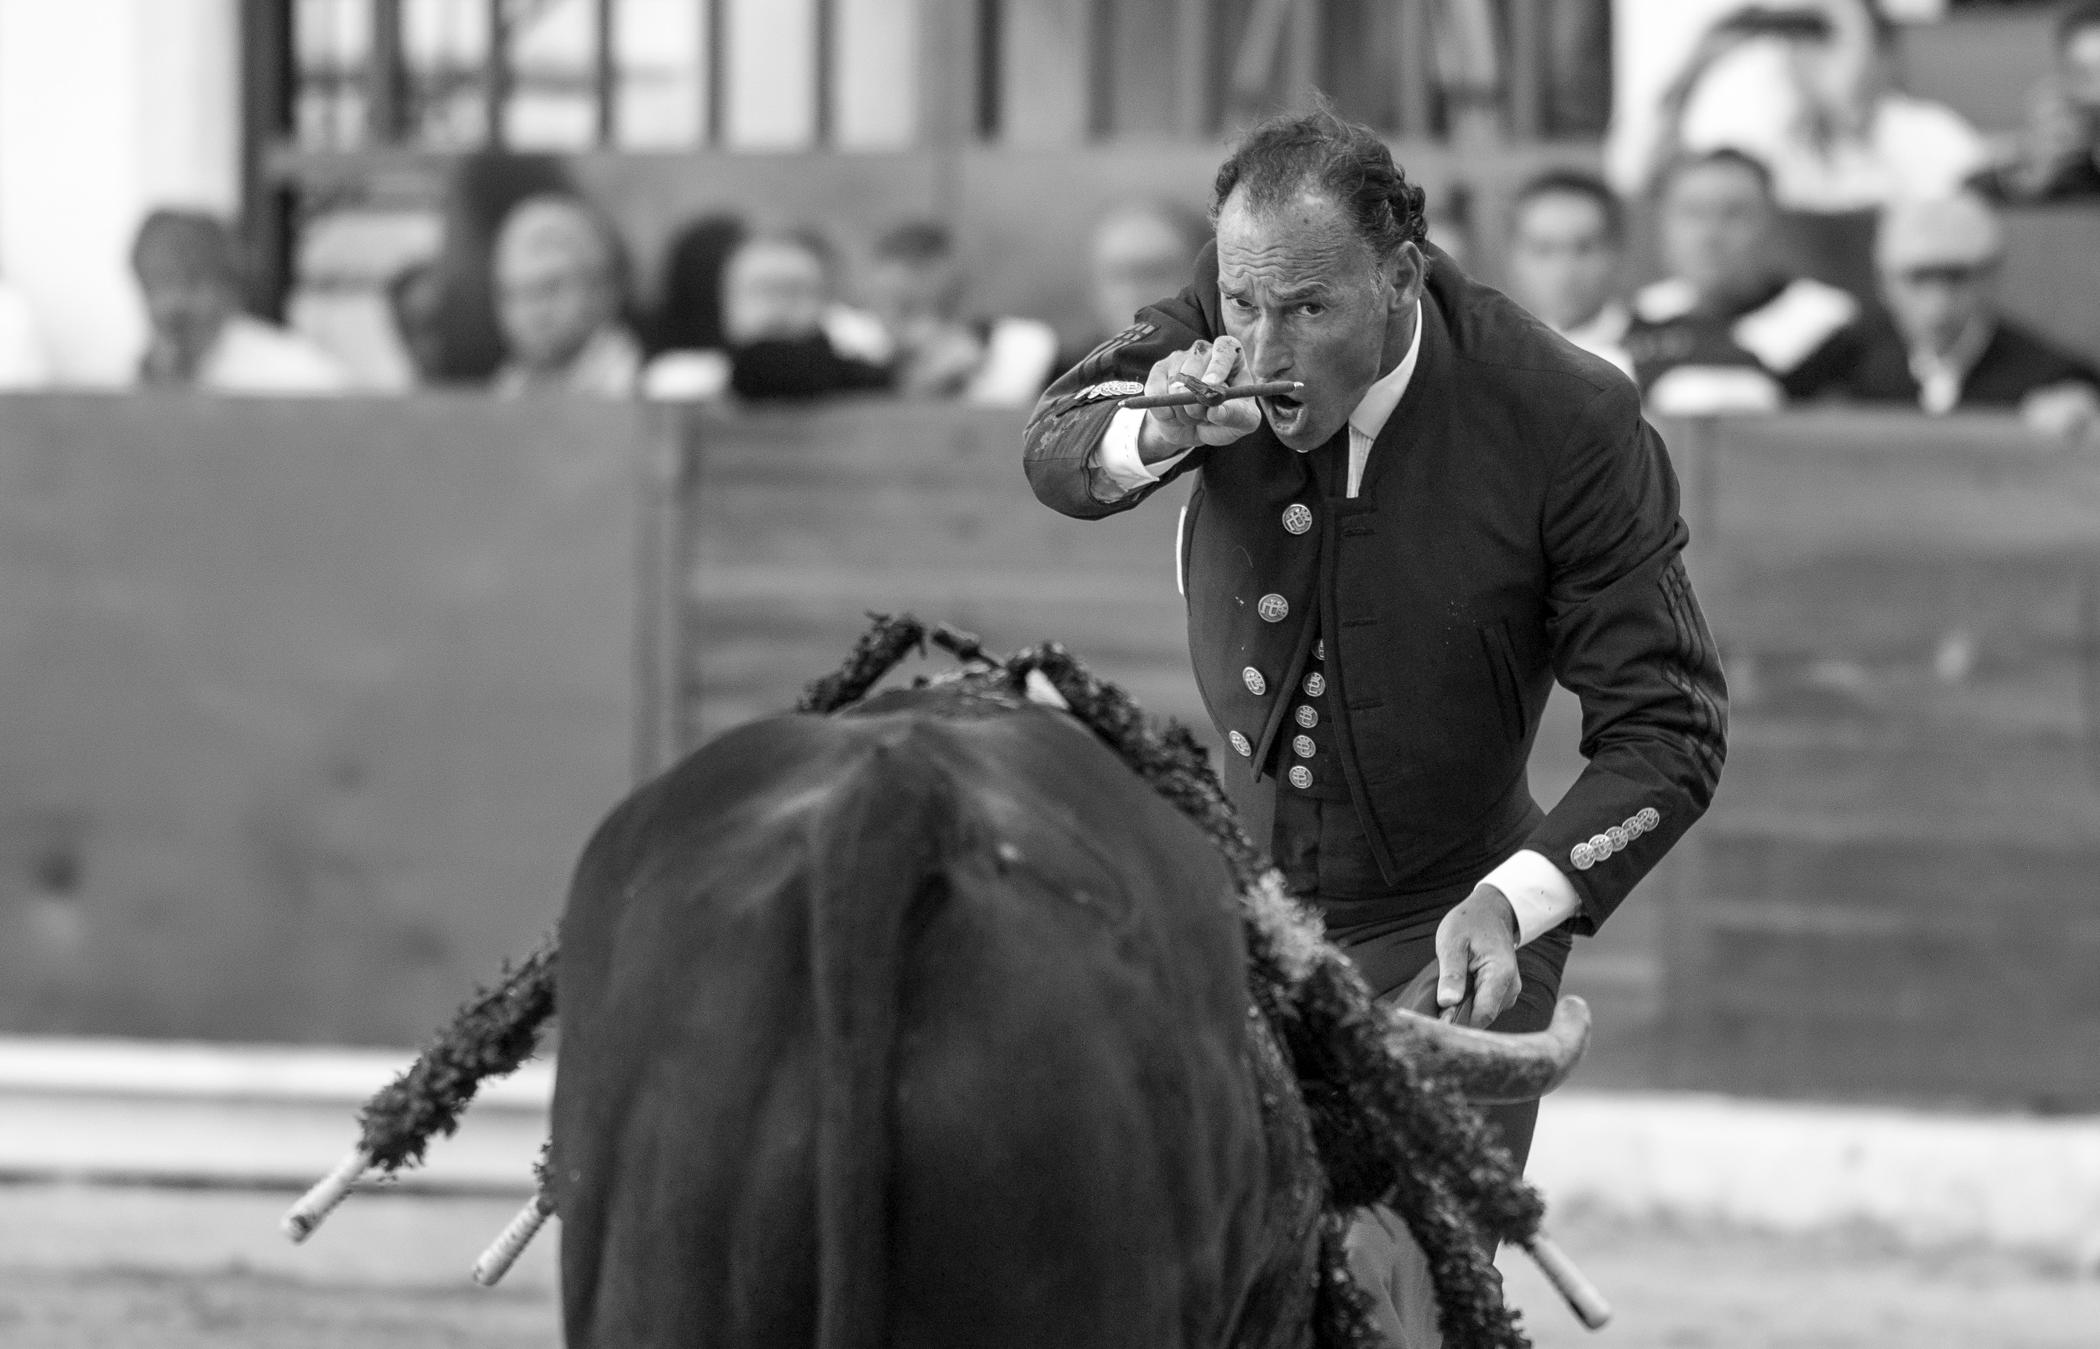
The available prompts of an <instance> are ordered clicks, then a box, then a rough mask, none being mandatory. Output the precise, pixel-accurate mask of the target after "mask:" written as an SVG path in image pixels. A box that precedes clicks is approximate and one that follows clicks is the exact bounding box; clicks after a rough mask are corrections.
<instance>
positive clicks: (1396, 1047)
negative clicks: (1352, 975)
mask: <svg viewBox="0 0 2100 1349" xmlns="http://www.w3.org/2000/svg"><path fill="white" fill-rule="evenodd" d="M1384 1011H1385V1015H1386V1018H1387V1020H1388V1023H1389V1025H1388V1028H1387V1030H1386V1033H1385V1042H1386V1045H1387V1047H1388V1048H1390V1049H1391V1050H1392V1051H1393V1052H1394V1053H1396V1054H1401V1055H1404V1056H1405V1057H1407V1058H1408V1059H1409V1060H1411V1061H1412V1062H1414V1063H1417V1064H1420V1065H1421V1066H1422V1068H1423V1070H1424V1071H1426V1072H1429V1073H1433V1074H1435V1075H1436V1076H1438V1077H1441V1078H1443V1079H1444V1080H1445V1081H1447V1082H1449V1083H1451V1085H1453V1086H1455V1087H1457V1088H1458V1090H1459V1091H1460V1092H1461V1093H1462V1094H1463V1095H1464V1096H1465V1098H1466V1099H1467V1100H1468V1101H1471V1102H1472V1103H1473V1104H1475V1105H1503V1104H1507V1103H1509V1102H1511V1101H1535V1100H1537V1099H1538V1098H1539V1097H1541V1096H1544V1095H1545V1094H1546V1093H1547V1092H1549V1091H1552V1090H1553V1089H1554V1088H1555V1087H1557V1086H1559V1085H1560V1084H1561V1083H1563V1082H1565V1081H1567V1079H1568V1074H1569V1073H1571V1072H1573V1071H1574V1069H1575V1065H1576V1064H1577V1063H1578V1062H1580V1061H1581V1059H1582V1051H1583V1050H1584V1049H1586V1048H1588V1047H1589V1042H1590V1009H1589V1004H1588V1003H1585V1002H1584V1001H1583V1000H1582V999H1581V998H1576V997H1566V998H1562V999H1561V1000H1560V1006H1558V1007H1556V1008H1554V1009H1553V1024H1552V1025H1550V1026H1548V1027H1546V1029H1544V1030H1542V1031H1532V1032H1530V1033H1528V1034H1522V1035H1505V1034H1502V1033H1501V1032H1498V1031H1486V1030H1474V1029H1472V1028H1471V1027H1468V1026H1454V1025H1452V1024H1451V1023H1450V1022H1447V1021H1439V1020H1437V1019H1436V1018H1434V1017H1427V1016H1423V1015H1421V1014H1420V1013H1418V1012H1410V1011H1406V1010H1404V1009H1402V1008H1398V1007H1386V1008H1384Z"/></svg>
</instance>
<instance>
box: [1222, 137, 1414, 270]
mask: <svg viewBox="0 0 2100 1349" xmlns="http://www.w3.org/2000/svg"><path fill="white" fill-rule="evenodd" d="M1236 188H1244V189H1245V191H1246V194H1247V195H1246V202H1247V204H1248V205H1249V206H1255V207H1263V208H1269V207H1276V206H1281V205H1283V204H1284V203H1285V202H1287V201H1289V200H1290V199H1291V198H1293V197H1295V196H1297V195H1298V194H1299V193H1301V192H1304V191H1307V190H1310V191H1313V192H1316V193H1318V194H1320V195H1321V196H1324V197H1327V198H1329V199H1331V200H1332V201H1334V202H1335V203H1336V204H1337V205H1339V206H1341V207H1343V208H1344V209H1345V210H1347V211H1348V213H1349V218H1350V220H1351V221H1352V222H1353V223H1354V224H1355V226H1356V230H1357V233H1358V234H1359V235H1360V236H1361V237H1362V238H1363V241H1364V242H1365V243H1367V244H1369V245H1370V246H1371V249H1372V251H1373V252H1375V253H1377V254H1378V256H1380V257H1386V256H1388V255H1389V254H1391V253H1392V252H1393V250H1394V249H1397V248H1399V247H1400V245H1402V244H1409V243H1413V244H1419V243H1421V242H1422V239H1423V237H1424V236H1425V235H1426V234H1427V233H1428V232H1429V224H1428V221H1427V220H1426V219H1424V217H1423V214H1422V205H1423V198H1424V194H1423V191H1422V188H1421V185H1420V184H1418V183H1411V182H1409V181H1408V179H1407V173H1406V171H1405V170H1403V169H1402V168H1401V167H1400V166H1399V165H1398V164H1395V163H1394V162H1393V152H1392V151H1391V150H1389V149H1387V148H1386V144H1385V142H1384V141H1382V140H1380V139H1379V138H1378V133H1377V132H1375V131H1373V130H1371V128H1369V127H1367V126H1363V125H1361V124H1359V123H1356V122H1351V121H1348V120H1346V119H1344V118H1342V117H1340V116H1339V115H1337V114H1336V113H1335V110H1334V107H1333V105H1332V104H1330V103H1328V102H1327V100H1326V99H1324V98H1323V99H1320V100H1319V101H1318V102H1316V103H1315V104H1314V105H1313V107H1312V109H1311V110H1310V111H1307V112H1300V113H1286V114H1283V115H1281V116H1277V117H1271V118H1269V119H1268V120H1267V121H1265V122H1262V123H1261V124H1259V125H1258V126H1256V127H1255V128H1254V129H1253V130H1251V131H1249V132H1248V133H1247V134H1246V136H1245V137H1243V138H1242V139H1241V140H1240V143H1239V145H1238V146H1236V147H1235V148H1234V149H1233V152H1232V156H1231V158H1229V159H1227V160H1226V161H1225V163H1224V164H1223V165H1222V166H1221V167H1220V168H1219V169H1218V177H1217V181H1216V182H1215V183H1213V184H1212V186H1211V202H1210V218H1211V223H1213V224H1216V223H1217V219H1218V212H1219V211H1220V210H1221V209H1222V208H1223V207H1224V205H1225V199H1226V198H1227V197H1229V196H1231V195H1232V193H1233V190H1234V189H1236Z"/></svg>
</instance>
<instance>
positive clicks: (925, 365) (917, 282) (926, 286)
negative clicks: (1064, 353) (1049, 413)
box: [867, 221, 1058, 407]
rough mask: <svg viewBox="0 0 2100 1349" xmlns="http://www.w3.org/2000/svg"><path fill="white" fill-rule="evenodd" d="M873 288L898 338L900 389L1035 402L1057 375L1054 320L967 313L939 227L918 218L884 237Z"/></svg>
mask: <svg viewBox="0 0 2100 1349" xmlns="http://www.w3.org/2000/svg"><path fill="white" fill-rule="evenodd" d="M867 291H868V298H869V300H870V302H871V303H872V304H873V306H874V310H875V316H876V317H877V318H879V319H881V320H882V323H883V327H884V329H885V330H886V331H887V333H888V335H889V338H890V340H891V341H892V342H893V343H894V344H895V348H894V355H893V357H892V360H891V368H892V370H893V372H894V375H895V380H896V389H897V392H898V393H901V394H904V395H906V396H908V397H914V398H956V399H960V400H961V401H963V402H965V403H972V404H976V405H978V406H980V407H1028V406H1030V405H1032V404H1033V403H1034V402H1035V400H1036V397H1037V395H1039V394H1041V393H1042V391H1043V390H1044V389H1045V388H1047V387H1048V386H1049V384H1050V380H1051V378H1052V377H1053V376H1054V375H1056V374H1057V373H1058V369H1057V366H1056V362H1057V333H1056V332H1055V331H1054V330H1053V329H1052V328H1051V327H1050V325H1049V324H1047V323H1039V322H1037V321H1036V320H1034V319H1025V318H972V317H969V316H967V315H966V314H965V313H964V312H963V272H962V263H961V260H960V259H959V258H957V257H956V255H955V241H954V239H953V238H952V237H951V236H950V235H949V233H948V231H947V230H946V229H945V228H943V227H942V226H940V225H936V224H933V223H931V222H924V221H918V222H912V223H909V224H903V225H899V226H897V227H895V228H894V229H891V230H889V231H888V232H887V233H885V234H884V235H883V236H882V237H881V238H879V239H877V240H876V241H875V250H874V267H873V269H872V271H871V272H870V274H869V277H868V287H867Z"/></svg>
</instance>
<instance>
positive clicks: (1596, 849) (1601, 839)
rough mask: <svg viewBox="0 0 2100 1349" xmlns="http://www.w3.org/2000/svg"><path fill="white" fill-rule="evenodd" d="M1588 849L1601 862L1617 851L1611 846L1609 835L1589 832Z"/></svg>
mask: <svg viewBox="0 0 2100 1349" xmlns="http://www.w3.org/2000/svg"><path fill="white" fill-rule="evenodd" d="M1590 851H1591V852H1593V853H1595V854H1596V855H1597V860H1598V861H1600V862H1601V861H1603V860H1604V859H1605V858H1607V857H1609V856H1611V855H1612V854H1613V853H1614V852H1617V851H1618V849H1616V848H1614V847H1612V846H1611V835H1609V834H1591V835H1590Z"/></svg>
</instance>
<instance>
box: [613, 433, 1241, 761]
mask: <svg viewBox="0 0 2100 1349" xmlns="http://www.w3.org/2000/svg"><path fill="white" fill-rule="evenodd" d="M662 415H664V416H665V417H666V418H668V419H670V420H671V421H672V422H673V424H674V429H673V432H672V436H671V438H673V439H676V440H678V441H680V442H682V443H683V444H684V446H685V451H686V452H685V456H684V458H683V461H682V465H681V466H680V468H679V470H678V471H677V472H676V473H675V474H674V476H673V480H672V481H671V483H670V484H669V488H670V490H669V491H668V493H667V494H666V495H665V496H664V497H663V498H662V503H661V508H662V510H663V511H664V514H663V516H662V518H661V519H660V521H659V523H658V524H657V525H655V526H654V527H652V529H651V530H650V533H651V536H652V537H654V538H656V539H658V540H660V541H661V544H662V546H663V548H664V549H665V551H664V552H662V553H661V557H662V559H663V563H664V565H665V566H666V567H667V568H668V569H669V571H670V573H671V574H673V575H675V576H677V577H679V578H680V582H679V583H678V584H677V585H676V586H675V587H672V586H659V590H660V591H663V592H669V591H671V590H673V589H675V590H676V592H677V593H678V594H679V595H680V596H681V597H682V602H681V603H679V604H677V606H676V608H675V614H676V618H675V619H674V620H673V623H672V624H667V625H666V626H665V627H664V628H663V629H662V630H661V632H660V638H661V645H660V646H659V648H658V656H657V662H658V668H660V669H662V670H663V671H665V673H664V674H663V675H662V676H661V677H660V678H658V679H657V680H656V681H654V682H653V684H652V687H653V688H656V689H660V690H670V691H672V692H673V694H674V696H673V698H671V699H669V700H657V701H655V702H653V703H652V707H653V709H654V710H653V711H652V712H649V713H645V715H648V716H651V717H652V718H653V721H654V724H655V726H656V731H655V737H654V742H655V743H656V744H657V745H658V746H659V756H660V758H664V757H668V756H670V755H673V754H676V753H679V752H682V751H683V750H684V749H685V748H688V747H690V746H691V745H693V744H695V743H697V742H698V740H699V739H700V738H702V737H704V736H707V735H711V734H713V733H715V732H717V731H720V730H722V729H724V728H725V727H728V726H732V725H735V724H737V723H738V722H741V721H745V720H748V719H749V718H751V717H753V716H756V715H760V714H762V713H765V712H770V711H778V710H780V709H783V708H785V707H788V706H790V705H792V704H793V702H794V701H795V698H796V696H797V695H798V694H799V693H800V691H801V688H802V685H803V684H805V683H807V682H808V681H809V680H811V679H814V678H816V677H817V676H818V675H821V674H825V673H827V672H829V671H830V670H831V669H833V668H835V667H836V666H837V664H838V662H839V661H840V659H842V658H843V657H844V655H845V653H846V650H847V648H848V647H849V646H850V644H851V642H852V639H853V638H854V637H855V636H857V635H858V634H859V632H860V631H861V630H862V629H863V628H865V627H866V625H867V620H866V617H865V615H866V614H867V613H868V612H869V611H871V610H872V611H885V612H894V611H901V610H906V609H909V610H911V611H913V612H915V613H917V614H918V615H919V616H920V617H921V618H924V619H926V620H928V621H929V622H931V621H945V622H950V623H954V624H956V625H958V626H960V627H964V628H968V629H970V630H971V631H974V632H976V633H978V634H979V635H980V636H982V637H983V638H984V639H985V642H986V644H987V645H988V646H990V647H991V648H992V649H994V650H1011V649H1014V648H1018V647H1021V646H1026V645H1031V644H1033V643H1036V642H1041V641H1048V640H1057V641H1062V642H1065V643H1066V644H1067V645H1069V646H1071V647H1072V649H1073V650H1074V651H1076V652H1078V653H1079V654H1080V655H1081V656H1082V657H1083V658H1084V659H1086V660H1087V661H1089V662H1090V663H1091V664H1093V665H1095V666H1096V667H1098V668H1099V669H1100V671H1101V672H1102V673H1103V674H1105V675H1107V676H1109V677H1110V678H1113V679H1116V680H1118V681H1120V682H1123V683H1125V684H1126V685H1127V686H1128V687H1129V688H1130V689H1131V691H1132V692H1133V693H1135V694H1136V695H1137V696H1138V697H1139V698H1140V699H1142V700H1143V701H1144V703H1145V705H1146V706H1147V707H1148V708H1150V709H1152V710H1153V711H1155V712H1157V713H1158V714H1160V715H1171V716H1176V717H1180V718H1181V719H1183V720H1184V721H1187V722H1189V723H1190V724H1191V725H1193V726H1195V727H1197V728H1198V729H1199V730H1201V731H1202V733H1203V734H1204V735H1206V736H1207V735H1209V734H1210V728H1209V722H1208V720H1207V719H1206V718H1205V717H1204V716H1203V712H1202V707H1201V704H1200V703H1199V702H1198V701H1197V698H1196V693H1195V686H1194V683H1193V681H1192V680H1191V679H1190V677H1189V674H1188V655H1187V648H1186V646H1185V645H1184V644H1183V639H1182V632H1183V624H1182V617H1181V615H1182V607H1181V599H1180V596H1179V595H1178V594H1177V592H1176V590H1175V584H1174V529H1175V517H1176V505H1177V504H1178V501H1179V499H1180V498H1181V496H1183V495H1184V489H1182V488H1180V487H1174V488H1169V489H1168V491H1167V493H1166V494H1163V496H1162V498H1160V499H1155V500H1154V501H1152V502H1149V503H1147V506H1146V508H1145V509H1144V510H1142V511H1135V512H1131V513H1129V514H1126V515H1122V516H1117V517H1114V518H1112V519H1108V520H1100V521H1092V522H1086V521H1079V520H1070V519H1066V518H1065V517H1063V516H1060V515H1057V514H1054V513H1053V512H1051V511H1049V510H1046V509H1044V508H1043V507H1041V506H1038V505H1037V504H1036V502H1035V499H1034V497H1033V496H1031V495H1030V494H1029V490H1028V484H1027V481H1026V479H1025V478H1024V477H1023V476H1022V472H1021V454H1020V440H1021V414H1020V413H1018V412H1013V411H1003V410H1002V411H973V410H964V409H957V408H948V407H941V406H934V405H925V406H909V405H897V404H877V403H863V404H840V405H834V406H832V407H829V408H825V409H821V410H817V411H811V412H792V413H774V414H766V413H752V414H746V415H743V416H739V417H734V418H731V417H726V416H724V415H723V414H721V413H719V412H717V411H714V410H712V409H706V408H699V409H690V410H675V409H667V410H665V411H664V413H663V414H662ZM928 668H929V669H933V670H942V669H949V668H953V667H952V662H949V661H948V658H947V657H945V656H943V657H939V663H937V664H933V665H930V666H929V667H928Z"/></svg>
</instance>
